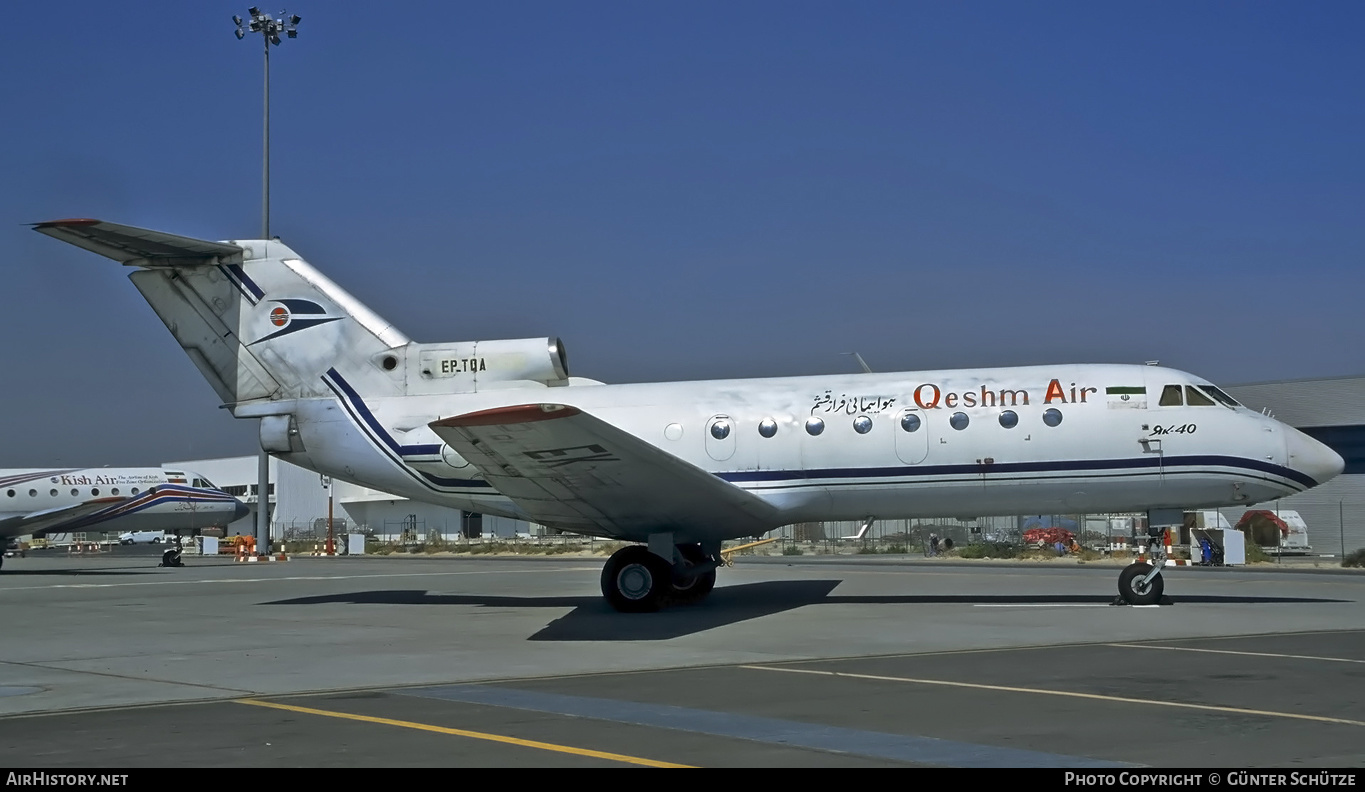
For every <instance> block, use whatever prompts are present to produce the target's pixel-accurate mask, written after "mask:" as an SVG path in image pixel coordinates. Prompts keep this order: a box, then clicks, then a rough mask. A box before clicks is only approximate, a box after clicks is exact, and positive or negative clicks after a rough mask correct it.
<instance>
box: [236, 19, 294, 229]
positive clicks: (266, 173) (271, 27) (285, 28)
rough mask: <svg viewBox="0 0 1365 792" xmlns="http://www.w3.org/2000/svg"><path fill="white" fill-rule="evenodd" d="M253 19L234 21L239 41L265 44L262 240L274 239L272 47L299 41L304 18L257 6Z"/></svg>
mask: <svg viewBox="0 0 1365 792" xmlns="http://www.w3.org/2000/svg"><path fill="white" fill-rule="evenodd" d="M247 13H248V14H249V15H250V16H251V20H250V21H249V22H248V21H246V20H243V19H242V18H241V17H240V16H236V15H235V14H234V15H233V17H232V21H233V22H234V23H235V24H236V25H237V31H236V32H237V39H238V40H239V41H240V40H241V39H244V38H246V34H247V33H260V34H261V37H262V38H263V39H264V40H265V132H264V136H265V142H264V149H265V154H264V157H263V158H262V164H261V238H262V239H269V238H270V45H272V44H274V45H276V46H279V43H280V34H281V33H283V34H285V35H286V36H288V37H289V38H298V36H299V32H298V29H297V28H298V24H299V23H300V22H302V21H303V17H301V16H299V15H298V14H292V15H286V12H284V11H281V12H280V15H279V16H278V17H273V16H271V15H269V14H263V13H261V10H260V9H259V8H257V7H256V6H252V7H251V8H248V9H247Z"/></svg>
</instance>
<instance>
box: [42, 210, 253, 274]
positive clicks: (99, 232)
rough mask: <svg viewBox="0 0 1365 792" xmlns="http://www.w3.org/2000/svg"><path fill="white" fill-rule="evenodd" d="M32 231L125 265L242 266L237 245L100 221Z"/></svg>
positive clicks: (66, 222)
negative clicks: (208, 262) (209, 264)
mask: <svg viewBox="0 0 1365 792" xmlns="http://www.w3.org/2000/svg"><path fill="white" fill-rule="evenodd" d="M33 230H34V231H37V232H38V233H40V234H47V235H48V236H50V237H53V238H54V239H60V240H61V241H63V242H69V243H71V244H73V245H75V246H76V247H79V248H84V249H86V250H89V251H91V252H93V253H98V254H100V255H101V256H105V257H107V258H111V259H113V260H114V261H121V262H123V263H124V264H128V265H137V266H156V265H158V264H159V265H163V266H176V265H187V264H202V263H204V262H206V261H209V260H212V259H217V263H219V264H241V263H242V248H241V247H239V246H237V245H230V244H228V243H226V242H207V241H205V240H202V239H192V238H190V237H182V236H176V235H175V234H167V233H164V232H161V231H151V230H148V229H146V228H135V227H133V226H126V225H119V224H118V223H106V222H104V221H103V220H85V219H78V220H53V221H51V222H47V223H35V224H34V226H33Z"/></svg>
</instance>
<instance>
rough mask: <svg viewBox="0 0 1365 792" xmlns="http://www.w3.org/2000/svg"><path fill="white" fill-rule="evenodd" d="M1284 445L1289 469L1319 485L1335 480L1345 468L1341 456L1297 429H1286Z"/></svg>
mask: <svg viewBox="0 0 1365 792" xmlns="http://www.w3.org/2000/svg"><path fill="white" fill-rule="evenodd" d="M1285 445H1286V447H1287V448H1286V450H1287V451H1288V452H1289V467H1291V468H1293V469H1294V470H1297V471H1299V472H1301V473H1304V474H1305V475H1307V476H1309V477H1310V478H1312V479H1313V480H1314V481H1316V482H1317V483H1319V484H1322V483H1323V482H1325V481H1328V480H1330V479H1334V478H1336V477H1337V476H1339V475H1341V471H1342V470H1344V469H1345V468H1346V460H1344V459H1342V458H1341V454H1338V453H1337V452H1335V451H1333V450H1332V449H1330V448H1328V447H1327V446H1325V445H1323V444H1322V443H1319V442H1318V441H1317V440H1314V439H1313V438H1311V437H1309V436H1308V435H1306V434H1304V433H1303V432H1300V431H1299V430H1297V429H1286V431H1285Z"/></svg>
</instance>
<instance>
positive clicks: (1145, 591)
mask: <svg viewBox="0 0 1365 792" xmlns="http://www.w3.org/2000/svg"><path fill="white" fill-rule="evenodd" d="M1151 571H1152V565H1151V564H1142V563H1138V564H1129V565H1128V566H1126V567H1124V568H1123V573H1122V574H1120V575H1119V596H1120V597H1122V598H1123V601H1124V602H1126V603H1128V604H1129V605H1156V604H1157V603H1158V602H1160V601H1161V593H1162V592H1163V591H1164V590H1165V589H1166V582H1165V580H1163V579H1162V577H1161V574H1160V573H1157V576H1156V577H1154V578H1152V582H1151V583H1147V584H1145V585H1144V584H1143V582H1142V580H1143V578H1145V577H1147V573H1149V572H1151Z"/></svg>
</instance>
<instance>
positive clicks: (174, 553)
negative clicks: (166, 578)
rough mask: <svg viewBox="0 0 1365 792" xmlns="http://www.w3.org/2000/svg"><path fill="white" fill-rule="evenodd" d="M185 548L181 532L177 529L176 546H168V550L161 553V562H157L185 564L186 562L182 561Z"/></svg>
mask: <svg viewBox="0 0 1365 792" xmlns="http://www.w3.org/2000/svg"><path fill="white" fill-rule="evenodd" d="M184 549H185V548H184V546H183V545H182V544H181V542H180V532H179V531H177V532H176V534H175V547H170V548H167V549H166V551H165V552H164V553H162V554H161V563H160V564H157V566H164V567H179V566H184V563H182V562H181V561H180V554H181V553H182V552H184Z"/></svg>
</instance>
